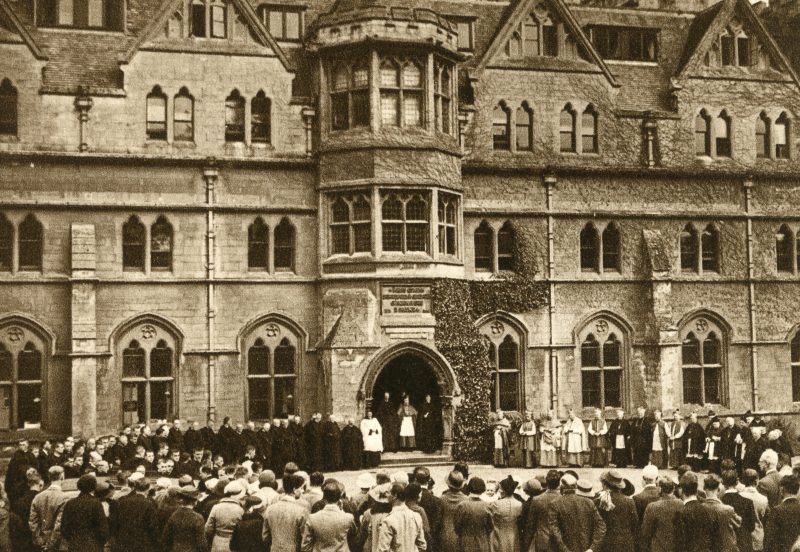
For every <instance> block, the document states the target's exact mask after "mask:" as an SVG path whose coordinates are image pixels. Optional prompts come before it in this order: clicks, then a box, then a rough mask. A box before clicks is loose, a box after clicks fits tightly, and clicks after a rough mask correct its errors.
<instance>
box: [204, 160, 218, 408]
mask: <svg viewBox="0 0 800 552" xmlns="http://www.w3.org/2000/svg"><path fill="white" fill-rule="evenodd" d="M218 177H219V169H218V168H217V162H216V159H214V158H213V157H210V158H208V159H207V160H206V165H205V166H204V167H203V179H204V180H205V181H206V209H207V211H206V283H207V294H208V296H207V306H206V320H207V324H208V327H207V334H208V343H207V348H208V350H207V354H208V419H209V420H211V421H216V414H217V399H216V378H217V370H216V368H217V358H216V355H215V353H214V351H215V347H214V332H215V328H214V319H215V318H216V316H217V310H216V308H217V307H216V302H215V289H214V277H215V276H216V262H215V251H216V247H215V245H214V244H215V240H216V235H215V233H214V187H215V185H216V183H217V178H218Z"/></svg>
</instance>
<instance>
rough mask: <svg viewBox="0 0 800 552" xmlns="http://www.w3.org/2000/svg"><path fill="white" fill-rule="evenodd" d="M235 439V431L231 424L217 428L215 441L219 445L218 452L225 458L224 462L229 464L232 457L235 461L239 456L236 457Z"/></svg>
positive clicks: (236, 438)
mask: <svg viewBox="0 0 800 552" xmlns="http://www.w3.org/2000/svg"><path fill="white" fill-rule="evenodd" d="M237 440H238V437H237V435H236V431H234V429H233V428H232V427H231V426H229V425H223V426H222V427H220V428H219V431H218V432H217V443H218V446H219V453H220V454H221V455H222V457H223V458H224V459H225V463H226V464H230V463H231V462H232V461H233V460H234V459H235V460H237V461H238V460H239V458H237V457H236V456H237V454H236V453H237V451H236V441H237Z"/></svg>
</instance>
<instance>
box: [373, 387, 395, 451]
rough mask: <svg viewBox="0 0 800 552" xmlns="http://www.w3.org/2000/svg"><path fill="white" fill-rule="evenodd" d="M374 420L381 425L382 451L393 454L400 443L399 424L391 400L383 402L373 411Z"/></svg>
mask: <svg viewBox="0 0 800 552" xmlns="http://www.w3.org/2000/svg"><path fill="white" fill-rule="evenodd" d="M375 418H376V419H377V420H378V423H379V424H380V425H381V434H382V435H383V450H384V451H386V452H395V451H397V447H398V444H399V441H400V422H399V421H398V419H397V409H396V408H395V406H394V405H393V404H392V401H391V400H388V401H387V400H383V401H381V403H380V404H379V405H378V408H377V409H376V410H375Z"/></svg>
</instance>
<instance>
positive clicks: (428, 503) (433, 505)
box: [414, 466, 442, 550]
mask: <svg viewBox="0 0 800 552" xmlns="http://www.w3.org/2000/svg"><path fill="white" fill-rule="evenodd" d="M414 481H416V482H417V483H419V486H420V487H421V488H422V494H421V495H420V498H419V505H420V506H422V509H423V510H425V514H426V515H427V516H428V525H429V526H430V529H431V542H429V543H428V549H429V550H438V549H439V542H438V541H439V533H440V532H441V529H442V501H441V499H439V498H438V497H436V496H434V495H433V493H432V492H431V491H430V490H428V487H429V484H430V482H431V471H430V470H429V469H428V468H426V467H424V466H419V467H417V468H414Z"/></svg>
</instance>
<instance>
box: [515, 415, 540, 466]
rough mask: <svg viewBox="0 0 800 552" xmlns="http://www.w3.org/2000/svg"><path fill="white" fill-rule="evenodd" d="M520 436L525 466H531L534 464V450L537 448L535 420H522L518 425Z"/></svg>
mask: <svg viewBox="0 0 800 552" xmlns="http://www.w3.org/2000/svg"><path fill="white" fill-rule="evenodd" d="M519 434H520V435H521V437H522V453H523V455H524V456H525V467H526V468H532V467H534V466H535V465H536V452H537V450H538V449H539V447H538V446H537V445H538V444H539V441H538V436H537V435H536V422H534V421H533V420H531V421H530V422H522V425H521V426H519Z"/></svg>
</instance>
